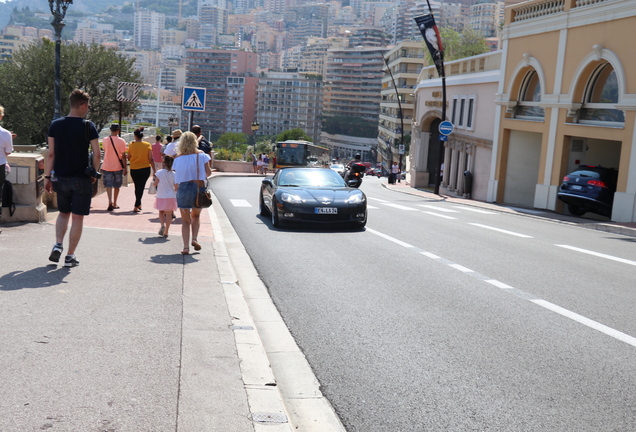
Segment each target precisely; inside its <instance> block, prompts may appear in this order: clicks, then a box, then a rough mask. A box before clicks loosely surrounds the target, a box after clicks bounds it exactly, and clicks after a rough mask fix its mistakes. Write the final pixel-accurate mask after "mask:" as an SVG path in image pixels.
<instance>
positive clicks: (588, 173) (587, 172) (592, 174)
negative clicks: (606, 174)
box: [570, 170, 601, 179]
mask: <svg viewBox="0 0 636 432" xmlns="http://www.w3.org/2000/svg"><path fill="white" fill-rule="evenodd" d="M570 175H571V176H579V177H590V178H595V179H597V178H600V177H601V174H600V173H598V172H596V171H591V170H578V171H574V172H573V173H571V174H570Z"/></svg>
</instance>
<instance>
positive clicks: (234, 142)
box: [214, 132, 248, 153]
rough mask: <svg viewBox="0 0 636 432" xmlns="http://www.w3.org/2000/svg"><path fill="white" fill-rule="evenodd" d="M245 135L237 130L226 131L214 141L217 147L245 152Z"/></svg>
mask: <svg viewBox="0 0 636 432" xmlns="http://www.w3.org/2000/svg"><path fill="white" fill-rule="evenodd" d="M247 140H248V138H247V135H246V134H244V133H238V132H226V133H224V134H223V135H221V136H220V137H219V139H218V140H216V142H215V143H214V145H215V147H217V148H219V149H228V150H230V151H238V152H239V153H241V152H242V153H245V151H246V150H247Z"/></svg>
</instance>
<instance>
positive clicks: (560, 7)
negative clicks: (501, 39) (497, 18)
mask: <svg viewBox="0 0 636 432" xmlns="http://www.w3.org/2000/svg"><path fill="white" fill-rule="evenodd" d="M607 1H609V0H535V1H529V2H523V3H521V4H519V5H515V6H511V7H509V8H507V9H506V22H507V23H516V22H521V21H528V20H533V19H537V18H545V17H548V16H550V15H555V14H559V13H562V12H568V11H570V10H573V9H576V8H582V7H586V6H591V5H595V4H599V3H604V2H607Z"/></svg>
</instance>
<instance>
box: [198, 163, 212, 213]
mask: <svg viewBox="0 0 636 432" xmlns="http://www.w3.org/2000/svg"><path fill="white" fill-rule="evenodd" d="M196 155H197V158H196V164H197V180H199V154H198V153H197V154H196ZM211 205H212V193H211V192H210V191H209V190H208V186H207V180H206V186H205V189H204V190H200V189H199V191H198V192H197V196H196V198H195V199H194V207H195V208H208V207H210V206H211Z"/></svg>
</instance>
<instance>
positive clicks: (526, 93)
mask: <svg viewBox="0 0 636 432" xmlns="http://www.w3.org/2000/svg"><path fill="white" fill-rule="evenodd" d="M519 96H520V97H519V103H518V104H517V107H516V109H515V118H518V119H528V120H538V119H541V120H543V118H544V116H545V110H544V109H543V108H541V107H540V106H539V103H540V102H541V82H540V81H539V75H538V74H537V71H535V70H532V71H530V72H528V73H527V74H526V76H525V77H524V78H523V82H522V83H521V93H520V95H519Z"/></svg>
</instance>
